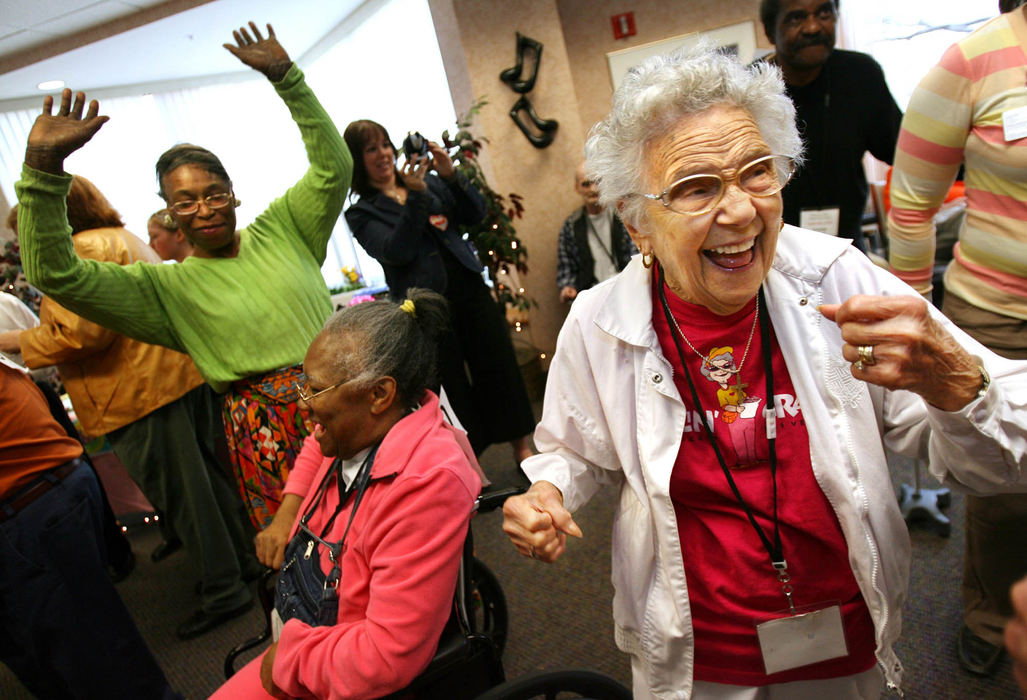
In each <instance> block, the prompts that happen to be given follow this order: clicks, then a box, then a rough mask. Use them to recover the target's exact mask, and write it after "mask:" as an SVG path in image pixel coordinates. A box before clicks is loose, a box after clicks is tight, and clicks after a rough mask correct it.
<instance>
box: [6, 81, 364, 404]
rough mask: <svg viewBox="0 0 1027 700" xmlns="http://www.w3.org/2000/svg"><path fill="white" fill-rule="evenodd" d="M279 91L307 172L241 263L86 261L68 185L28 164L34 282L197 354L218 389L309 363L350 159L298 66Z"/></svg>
mask: <svg viewBox="0 0 1027 700" xmlns="http://www.w3.org/2000/svg"><path fill="white" fill-rule="evenodd" d="M275 90H277V91H278V94H279V95H280V96H281V97H282V99H283V100H284V101H285V104H286V106H287V107H288V108H289V111H290V112H291V114H292V117H293V119H294V120H295V122H296V124H297V125H298V126H299V128H300V132H301V135H302V137H303V143H304V145H305V146H306V150H307V157H308V160H309V161H310V169H309V170H307V172H306V173H305V174H304V175H303V177H302V178H301V179H300V181H299V182H297V183H296V184H295V185H293V186H292V187H291V188H290V189H289V190H288V191H287V192H286V193H285V194H284V195H283V196H282V197H280V198H278V199H277V200H275V201H274V202H272V203H271V205H270V206H269V207H268V208H267V210H266V211H264V213H263V214H261V215H260V216H258V217H257V218H256V220H254V221H253V223H252V224H250V225H249V226H247V227H245V228H243V229H241V230H240V231H239V254H238V256H237V257H234V258H197V257H189V258H186V260H185V261H184V262H182V263H179V264H177V265H153V264H149V263H142V262H140V263H136V264H134V265H129V266H121V265H118V264H116V263H103V262H97V261H94V260H83V259H81V258H79V257H78V256H77V255H76V254H75V250H74V248H73V246H72V242H71V227H70V226H69V225H68V219H67V212H66V206H65V197H66V196H67V193H68V189H69V187H70V186H71V176H70V175H67V174H62V175H53V174H50V173H44V172H40V171H38V170H34V169H32V168H30V167H28V166H24V167H23V169H22V177H21V180H20V181H19V182H18V183H17V184H16V186H15V187H16V191H17V193H18V203H19V210H18V229H19V238H20V243H21V252H22V265H23V266H24V270H25V276H26V277H27V278H28V279H29V281H30V282H31V283H32V284H34V285H36V286H37V287H38V288H39V289H41V290H42V291H43V292H44V293H46V294H48V295H50V296H51V297H53V298H54V300H56V301H57V302H58V303H60V304H61V305H62V306H65V307H66V308H68V309H70V310H71V311H73V312H75V313H77V314H79V315H80V316H83V317H85V318H87V319H89V320H90V321H94V322H96V323H99V324H100V325H102V326H106V327H107V328H110V329H112V330H115V331H117V332H118V333H122V334H124V335H127V336H130V337H133V338H137V339H139V340H141V341H143V342H147V343H154V344H158V345H164V346H167V347H169V348H173V349H175V350H179V351H183V352H187V353H189V355H190V356H191V357H192V358H193V361H194V362H195V363H196V366H197V368H199V370H200V373H201V374H202V375H203V377H204V379H206V380H207V382H209V383H210V384H211V385H212V386H213V387H214V388H215V389H216V390H217V391H225V390H226V389H227V388H228V385H229V384H230V383H231V382H233V381H235V380H237V379H241V378H243V377H247V376H251V375H255V374H262V373H264V372H267V371H269V370H273V369H276V368H278V367H284V366H288V365H294V364H297V363H299V362H302V361H303V356H304V354H305V353H306V351H307V347H308V346H309V345H310V342H311V341H312V340H313V339H314V336H315V335H317V333H318V332H319V331H320V330H321V325H322V324H323V323H324V320H325V318H327V317H328V315H329V314H330V313H331V310H332V308H331V300H330V298H329V295H328V289H327V287H326V286H325V283H324V278H323V277H322V276H321V265H322V263H323V262H324V259H325V254H326V247H327V244H328V239H329V237H330V236H331V234H332V229H333V227H334V226H335V222H336V220H337V219H338V217H339V214H340V212H341V211H342V206H343V202H344V200H345V197H346V192H347V190H348V189H349V184H350V177H351V175H352V171H353V161H352V158H351V157H350V154H349V149H348V148H347V147H346V144H345V142H344V141H343V140H342V137H341V136H340V135H339V132H338V129H336V128H335V125H334V124H333V123H332V120H331V118H329V116H328V114H327V113H326V112H325V111H324V108H323V107H322V106H321V104H320V103H319V102H318V100H317V98H316V97H315V96H314V93H313V92H312V91H311V90H310V88H309V87H308V86H307V84H306V82H305V81H304V79H303V73H302V72H301V71H300V70H299V68H297V67H295V66H293V67H292V68H291V69H290V70H289V72H288V73H287V74H286V76H285V77H284V78H283V79H282V80H281V82H279V83H276V84H275ZM268 167H273V164H271V163H269V164H268Z"/></svg>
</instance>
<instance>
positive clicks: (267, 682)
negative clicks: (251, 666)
mask: <svg viewBox="0 0 1027 700" xmlns="http://www.w3.org/2000/svg"><path fill="white" fill-rule="evenodd" d="M277 653H278V642H273V643H272V644H271V646H269V647H268V648H267V651H266V652H264V658H263V659H261V660H260V684H261V685H262V686H264V690H266V691H267V693H268V695H270V696H271V697H273V698H283V700H288V697H289V696H288V695H286V693H285V691H284V690H282V689H281V688H279V687H278V686H277V685H275V681H274V678H272V677H271V671H272V670H273V669H274V666H275V655H276V654H277Z"/></svg>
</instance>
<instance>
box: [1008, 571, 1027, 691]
mask: <svg viewBox="0 0 1027 700" xmlns="http://www.w3.org/2000/svg"><path fill="white" fill-rule="evenodd" d="M1009 598H1010V600H1011V601H1012V603H1013V618H1012V619H1011V620H1010V621H1009V622H1008V623H1007V624H1006V632H1005V642H1006V651H1008V652H1009V656H1010V658H1012V660H1013V677H1015V678H1016V682H1017V683H1019V684H1020V690H1021V691H1022V692H1023V694H1024V697H1027V578H1022V579H1020V580H1019V581H1018V582H1017V583H1015V584H1013V586H1012V588H1010V589H1009Z"/></svg>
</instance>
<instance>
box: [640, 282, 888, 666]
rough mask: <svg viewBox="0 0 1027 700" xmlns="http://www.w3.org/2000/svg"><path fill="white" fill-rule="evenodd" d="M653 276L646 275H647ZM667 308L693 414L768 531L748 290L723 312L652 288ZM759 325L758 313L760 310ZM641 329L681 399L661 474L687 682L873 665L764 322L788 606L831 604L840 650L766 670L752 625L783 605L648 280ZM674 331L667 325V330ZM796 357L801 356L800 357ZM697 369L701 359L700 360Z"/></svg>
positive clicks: (837, 539) (766, 468)
mask: <svg viewBox="0 0 1027 700" xmlns="http://www.w3.org/2000/svg"><path fill="white" fill-rule="evenodd" d="M654 277H655V275H654ZM664 290H665V293H666V296H667V301H668V303H669V305H670V308H671V313H672V314H673V316H674V318H675V319H676V320H677V322H678V325H679V326H680V327H681V331H682V332H683V333H684V334H685V336H686V337H687V339H688V340H689V341H690V342H691V343H692V345H694V346H695V349H696V350H697V351H698V352H699V353H702V354H703V355H706V356H708V357H709V360H708V361H704V360H703V359H701V358H700V357H699V355H698V354H697V353H696V352H695V351H693V350H692V349H691V348H690V347H689V346H688V343H686V342H685V341H684V339H682V338H681V337H680V335H679V336H678V341H679V343H680V345H681V350H682V353H683V355H684V359H685V361H686V362H687V364H688V372H689V374H690V375H691V377H692V381H693V383H694V384H695V388H696V392H697V393H698V395H699V401H700V403H701V404H702V411H703V412H704V414H705V415H706V417H707V418H706V419H707V421H708V422H709V423H710V425H711V426H713V429H714V435H715V438H716V440H717V444H718V446H719V448H720V452H721V455H722V456H723V458H724V461H725V463H726V464H727V466H728V467H729V469H730V471H731V475H732V477H733V478H734V480H735V484H736V485H737V486H738V489H739V491H740V493H741V494H742V497H743V498H744V499H745V502H746V504H748V506H749V508H750V509H751V511H752V512H753V515H754V516H755V517H756V521H757V522H758V523H759V524H760V527H762V528H763V532H764V533H765V534H766V536H767V539H768V541H770V542H773V539H774V522H773V517H774V498H773V481H772V479H771V473H770V462H769V460H768V444H769V443H768V441H767V429H766V418H765V417H764V414H763V408H764V406H766V405H767V396H766V394H767V390H766V372H765V369H764V358H763V355H764V351H765V349H764V347H763V342H762V340H761V338H760V328H759V326H756V328H755V331H754V332H753V333H752V342H751V345H750V347H749V349H748V354H746V344H747V342H748V338H749V334H750V331H751V330H752V329H753V321H754V319H755V317H756V300H755V298H754V299H753V300H752V301H751V302H750V303H749V304H748V305H746V307H745V308H743V309H742V310H740V311H738V312H737V313H734V314H731V315H729V316H718V315H716V314H714V313H712V312H711V311H709V310H708V309H706V308H705V307H702V306H698V305H695V304H689V303H687V302H685V301H682V300H681V299H680V298H679V297H677V296H676V295H675V294H674V293H673V292H671V291H670V290H669V289H667V288H666V287H664ZM764 319H765V322H767V323H769V322H770V321H769V316H768V315H766V314H764ZM653 326H654V327H655V329H656V333H657V336H658V337H659V339H660V345H661V347H662V348H663V354H664V356H665V357H666V358H667V359H668V360H669V361H670V363H671V365H672V366H673V368H674V382H675V384H676V385H677V388H678V391H679V392H680V393H681V397H682V399H683V400H684V403H685V407H686V408H687V419H686V420H685V428H684V432H683V434H682V436H681V448H680V450H679V451H678V456H677V461H676V462H675V464H674V471H673V473H672V475H671V482H670V495H671V498H672V500H673V502H674V509H675V513H676V515H677V525H678V533H679V536H680V539H681V553H682V557H683V559H684V563H685V576H686V580H687V582H688V594H689V603H690V609H691V616H692V626H693V628H694V630H695V668H694V674H695V678H696V680H702V681H710V682H714V683H727V684H731V685H744V686H761V685H768V684H771V683H787V682H791V681H797V680H816V679H823V678H835V677H839V676H846V675H852V674H855V673H861V672H863V671H866V670H868V669H870V668H872V667H873V665H874V664H875V662H876V661H875V658H874V647H875V642H874V626H873V622H872V621H871V619H870V613H869V611H868V610H867V606H866V602H865V601H864V600H863V596H862V595H861V594H860V591H859V587H858V586H857V585H856V579H855V577H854V576H853V573H852V569H851V568H850V566H849V561H848V547H847V545H846V543H845V538H844V537H843V535H842V531H841V526H840V525H839V523H838V518H837V517H836V516H835V514H834V511H833V510H832V508H831V505H830V503H828V501H827V498H826V497H825V496H824V493H823V491H821V489H820V487H819V485H818V484H817V481H816V478H815V477H814V474H813V469H812V467H811V466H810V454H809V436H808V434H807V432H806V424H805V421H804V420H803V417H802V408H801V406H799V402H798V399H797V398H796V397H795V390H794V388H793V387H792V381H791V378H790V377H789V375H788V369H787V367H786V366H785V361H784V356H783V355H782V354H781V349H780V347H779V346H778V343H777V338H776V336H775V335H774V333H773V329H770V346H771V347H770V348H768V349H767V351H769V352H770V353H771V358H772V366H773V380H774V386H773V392H774V397H773V405H774V406H775V408H776V419H777V439H776V441H775V451H776V454H777V513H778V520H779V527H780V532H781V542H782V546H783V550H784V558H785V560H786V561H787V562H788V573H789V574H790V575H791V579H792V580H791V585H792V587H793V589H794V592H793V593H792V598H793V601H794V603H795V605H796V607H797V608H803V607H805V606H812V607H813V608H824V607H828V606H830V605H836V604H837V605H840V606H841V611H842V623H843V626H844V628H845V639H846V644H847V647H848V651H849V654H848V656H844V657H840V658H837V659H829V660H827V661H821V662H819V663H815V664H809V665H807V666H802V667H800V668H795V669H791V670H788V671H781V672H778V673H775V674H772V675H768V674H767V673H766V671H765V667H764V665H763V657H762V654H761V652H760V647H759V641H758V639H757V636H756V625H757V624H759V623H761V622H765V621H767V620H770V619H773V618H776V617H781V616H782V615H781V614H780V613H781V611H783V610H786V609H787V608H788V604H787V600H786V598H785V596H784V594H783V593H782V590H781V584H780V583H779V582H778V580H777V574H776V572H775V570H774V569H773V567H772V566H771V563H770V555H769V554H768V553H767V550H766V548H765V547H764V546H763V543H762V541H761V540H760V538H759V535H757V534H756V531H755V530H754V528H753V526H752V524H751V522H750V521H749V519H748V517H747V516H746V514H745V511H744V510H743V508H742V506H741V504H740V503H739V502H738V499H737V498H736V497H735V495H734V493H733V492H732V491H731V488H730V486H729V484H728V482H727V478H726V477H725V476H724V471H723V469H722V468H721V466H720V463H719V462H718V461H717V458H716V455H715V454H714V451H713V449H712V447H711V445H710V442H709V438H708V436H707V433H706V430H705V429H704V428H703V426H702V423H701V422H700V417H699V416H700V413H699V411H698V409H697V407H696V406H695V405H694V402H693V400H692V392H691V391H690V390H689V387H688V380H687V379H686V378H685V375H684V373H683V371H682V367H681V359H680V356H679V354H678V350H677V348H676V347H675V345H674V341H673V339H672V336H671V331H672V328H671V327H670V326H669V325H668V323H667V317H666V315H665V314H664V311H663V306H662V304H661V303H660V300H659V297H658V296H657V295H656V288H655V283H654V287H653ZM673 332H674V333H677V332H678V331H677V330H673ZM800 361H801V360H800ZM704 366H705V367H704Z"/></svg>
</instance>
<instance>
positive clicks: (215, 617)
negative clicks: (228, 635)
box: [175, 600, 253, 640]
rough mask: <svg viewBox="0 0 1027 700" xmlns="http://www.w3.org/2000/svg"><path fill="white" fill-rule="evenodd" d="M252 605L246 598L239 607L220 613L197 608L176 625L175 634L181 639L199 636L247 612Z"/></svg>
mask: <svg viewBox="0 0 1027 700" xmlns="http://www.w3.org/2000/svg"><path fill="white" fill-rule="evenodd" d="M252 607H253V601H252V600H247V601H246V602H245V603H243V604H242V605H240V606H239V607H237V608H233V609H231V610H226V611H225V612H221V613H207V612H204V611H203V610H197V611H196V612H194V613H193V614H192V615H190V616H189V619H188V620H186V621H185V622H183V623H182V624H180V625H179V626H178V629H176V630H175V634H176V635H178V638H179V639H182V640H185V639H192V638H193V637H199V636H200V635H201V634H206V633H207V632H210V631H211V630H212V629H214V628H215V627H217V626H218V625H221V624H224V623H226V622H228V621H229V620H231V619H233V618H236V617H239V616H240V615H242V614H244V613H247V612H249V610H250V608H252Z"/></svg>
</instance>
